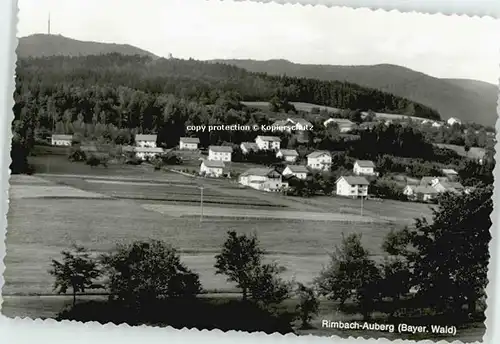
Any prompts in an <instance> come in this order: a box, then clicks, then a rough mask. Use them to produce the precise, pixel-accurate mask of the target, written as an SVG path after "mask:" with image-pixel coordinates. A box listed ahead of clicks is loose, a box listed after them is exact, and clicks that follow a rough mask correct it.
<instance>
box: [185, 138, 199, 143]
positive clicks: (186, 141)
mask: <svg viewBox="0 0 500 344" xmlns="http://www.w3.org/2000/svg"><path fill="white" fill-rule="evenodd" d="M180 141H182V142H185V143H200V139H199V138H197V137H181V138H180Z"/></svg>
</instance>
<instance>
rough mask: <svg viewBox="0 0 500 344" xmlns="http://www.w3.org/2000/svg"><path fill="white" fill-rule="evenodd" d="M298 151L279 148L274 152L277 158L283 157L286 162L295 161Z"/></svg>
mask: <svg viewBox="0 0 500 344" xmlns="http://www.w3.org/2000/svg"><path fill="white" fill-rule="evenodd" d="M298 156H299V153H297V151H296V150H295V149H280V150H279V151H278V152H277V153H276V157H277V158H279V159H283V160H285V161H287V162H295V161H297V157H298Z"/></svg>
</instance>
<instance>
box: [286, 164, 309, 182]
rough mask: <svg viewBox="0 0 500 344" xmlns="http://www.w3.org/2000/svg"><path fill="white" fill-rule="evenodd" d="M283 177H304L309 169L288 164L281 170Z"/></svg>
mask: <svg viewBox="0 0 500 344" xmlns="http://www.w3.org/2000/svg"><path fill="white" fill-rule="evenodd" d="M282 174H283V176H284V177H292V176H293V177H295V178H297V179H306V178H307V175H308V174H309V170H308V169H307V168H306V167H305V166H302V165H288V166H287V167H285V169H284V170H283V173H282Z"/></svg>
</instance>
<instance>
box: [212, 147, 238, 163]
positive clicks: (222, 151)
mask: <svg viewBox="0 0 500 344" xmlns="http://www.w3.org/2000/svg"><path fill="white" fill-rule="evenodd" d="M232 154H233V147H231V146H210V147H208V160H220V161H226V162H228V161H229V162H230V161H231V157H232Z"/></svg>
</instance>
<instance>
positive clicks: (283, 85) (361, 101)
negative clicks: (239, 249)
mask: <svg viewBox="0 0 500 344" xmlns="http://www.w3.org/2000/svg"><path fill="white" fill-rule="evenodd" d="M14 97H15V105H14V108H13V111H14V115H15V120H14V122H13V131H14V139H13V148H12V157H13V164H12V166H11V167H12V170H13V171H20V172H22V171H23V170H24V169H26V168H27V155H28V154H29V150H30V148H31V147H32V146H33V144H34V143H35V140H36V138H37V137H38V138H40V137H41V136H43V134H44V133H45V134H51V133H61V134H63V133H64V134H80V136H82V137H87V138H88V139H90V140H105V141H113V142H115V143H117V144H127V143H133V134H135V133H138V132H141V133H156V134H157V135H158V143H159V144H160V145H162V146H164V147H174V146H176V145H177V144H178V140H179V137H181V136H186V135H189V136H191V135H194V134H195V133H191V132H187V131H186V127H187V126H189V125H219V124H226V125H227V124H229V125H231V124H240V125H253V124H258V125H262V124H266V125H267V124H271V123H273V121H274V120H275V119H276V116H279V114H277V113H279V112H282V113H283V114H282V115H285V116H286V115H294V116H302V117H305V118H307V119H308V120H310V121H311V122H312V123H313V124H314V130H312V131H311V132H310V133H309V134H310V135H309V141H308V142H301V143H299V142H297V141H296V140H295V139H294V138H291V137H288V136H287V135H285V134H280V135H281V136H282V140H283V141H282V143H283V147H287V148H294V149H302V150H304V149H305V150H306V151H307V150H314V149H328V150H330V151H346V152H348V153H349V154H350V155H351V156H353V157H358V158H372V159H375V158H376V157H377V156H380V155H384V154H386V155H387V154H389V155H391V156H400V157H407V158H417V159H422V160H423V161H439V162H440V163H446V162H448V161H450V160H449V159H456V157H455V156H453V155H452V156H449V154H445V157H443V156H440V153H439V151H437V150H436V149H435V148H433V146H432V142H444V143H455V144H461V143H463V142H467V143H470V144H471V145H472V144H474V143H478V142H479V141H481V143H483V141H485V140H483V139H481V140H479V141H478V140H475V141H474V142H473V141H471V139H470V138H469V139H468V138H467V137H466V136H464V134H463V133H462V131H461V129H460V128H445V127H443V128H438V129H436V128H428V130H424V131H422V128H421V127H420V126H419V125H418V124H417V123H413V124H411V123H410V125H407V126H403V125H402V124H395V125H394V126H389V127H388V128H385V127H384V125H383V124H380V125H378V126H377V127H376V128H374V129H373V130H369V131H360V132H357V133H356V132H355V133H354V134H357V135H353V136H354V137H357V139H355V140H352V137H351V138H349V137H347V138H346V137H345V136H344V135H342V134H341V133H340V132H339V130H338V128H336V127H335V126H333V127H329V128H325V127H324V126H323V125H322V117H321V116H315V115H314V114H312V113H301V112H299V111H296V110H295V108H294V106H293V105H292V104H291V103H290V102H291V101H301V102H313V103H316V104H319V105H327V106H334V107H340V108H344V109H345V110H343V111H341V113H338V114H336V115H335V116H337V117H346V118H349V119H351V120H352V121H354V122H357V123H361V122H363V121H370V120H373V118H364V119H362V118H361V117H360V110H363V109H367V110H369V112H370V113H372V110H375V111H385V112H390V111H399V112H405V113H407V114H409V115H418V116H424V117H425V116H427V117H431V118H439V115H438V114H437V113H436V112H435V111H433V110H431V109H428V108H426V107H423V106H421V105H419V104H415V103H412V102H410V101H408V100H405V99H402V98H398V97H395V96H392V95H390V94H384V93H381V92H378V91H375V90H371V89H367V88H363V87H360V86H356V85H353V84H347V83H340V82H327V81H318V80H312V79H303V78H288V77H271V76H267V75H265V74H255V73H250V72H247V71H245V70H243V69H240V68H237V67H232V66H227V65H223V64H214V63H205V62H199V61H195V60H177V59H169V60H165V59H160V60H153V59H151V58H149V57H140V56H123V55H119V54H109V55H101V56H86V57H73V58H70V57H62V56H58V57H50V58H27V59H20V60H19V61H18V68H17V84H16V90H15V95H14ZM243 99H245V100H263V101H269V102H270V109H269V111H265V110H262V109H260V110H259V109H254V108H250V107H246V106H244V105H242V103H241V101H242V100H243ZM323 115H326V116H332V115H333V114H323ZM481 133H482V135H479V136H478V137H481V136H484V134H485V132H484V130H482V131H481ZM258 134H262V133H261V132H258V131H257V132H255V131H247V132H246V131H240V132H231V131H218V132H210V133H208V132H204V133H196V135H197V136H198V137H199V138H200V142H201V145H202V146H205V147H206V146H208V145H209V144H222V143H225V142H230V143H233V144H239V143H240V142H243V141H253V140H254V138H255V136H256V135H258ZM302 146H305V147H302Z"/></svg>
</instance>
